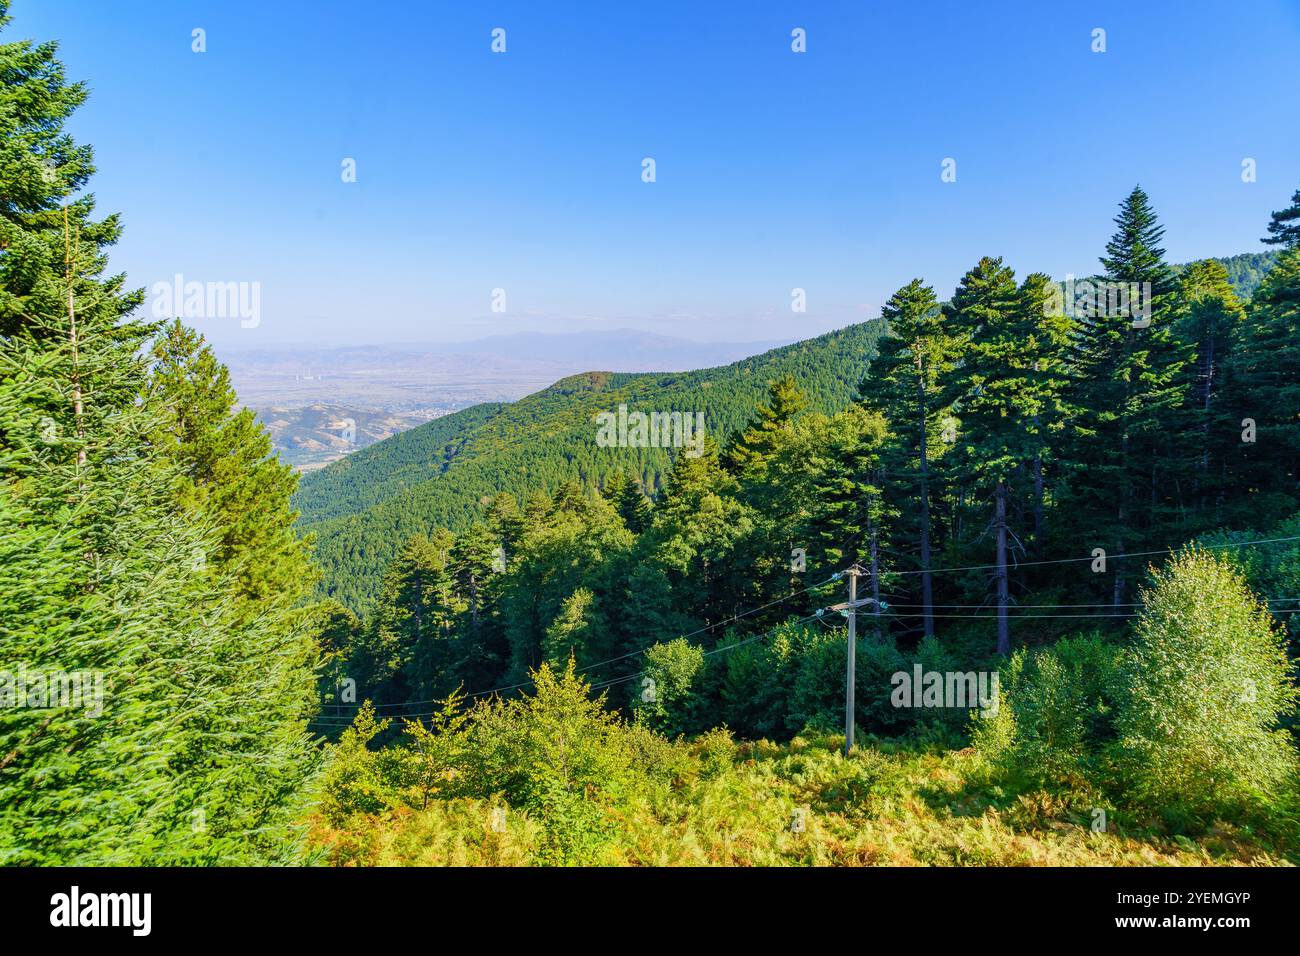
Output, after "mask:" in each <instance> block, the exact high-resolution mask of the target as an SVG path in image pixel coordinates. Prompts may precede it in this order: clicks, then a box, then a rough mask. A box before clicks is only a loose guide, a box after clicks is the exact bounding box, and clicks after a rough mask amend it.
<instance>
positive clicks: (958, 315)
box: [945, 257, 1040, 654]
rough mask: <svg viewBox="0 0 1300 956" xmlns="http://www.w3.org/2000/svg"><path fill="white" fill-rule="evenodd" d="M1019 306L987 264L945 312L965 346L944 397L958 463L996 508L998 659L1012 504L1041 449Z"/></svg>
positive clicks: (1008, 279)
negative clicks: (957, 424)
mask: <svg viewBox="0 0 1300 956" xmlns="http://www.w3.org/2000/svg"><path fill="white" fill-rule="evenodd" d="M1018 304H1019V302H1018V290H1017V288H1016V283H1015V274H1014V273H1013V272H1012V271H1011V269H1009V268H1008V267H1006V266H1004V265H1003V264H1002V260H1001V259H990V258H988V257H985V258H983V259H981V260H980V261H979V264H978V265H976V266H975V268H973V269H971V270H970V271H969V272H967V273H966V275H965V276H963V277H962V280H961V284H960V285H959V286H958V287H957V291H956V292H955V293H954V294H953V297H952V304H951V306H950V308H949V309H947V310H946V311H945V317H946V318H947V319H948V322H949V327H950V328H952V329H954V330H956V331H957V333H958V334H959V335H961V336H962V337H963V338H964V339H965V340H966V341H967V342H968V348H967V351H966V355H965V359H964V361H963V362H962V364H961V366H960V367H959V368H958V369H957V370H955V372H954V373H953V376H952V380H951V384H950V386H949V396H950V398H951V401H952V402H953V403H959V404H960V409H961V421H962V431H961V435H960V437H959V451H958V459H959V463H960V464H961V465H962V466H964V467H965V469H966V470H967V474H968V476H969V478H970V479H972V480H973V486H974V488H975V489H976V494H977V496H978V497H980V498H984V497H985V496H986V495H988V496H991V498H992V501H993V516H992V520H991V521H990V522H989V525H990V526H991V528H992V531H993V534H994V538H995V540H996V564H995V572H994V580H995V583H996V587H997V605H996V606H997V609H998V653H999V654H1008V653H1010V650H1011V643H1010V632H1009V626H1008V619H1007V608H1008V606H1009V604H1010V600H1009V598H1010V594H1009V580H1008V571H1007V562H1008V558H1009V545H1010V541H1011V540H1012V539H1014V537H1015V536H1014V535H1013V534H1012V532H1011V530H1010V524H1009V520H1010V514H1009V513H1010V510H1011V508H1012V504H1013V501H1014V500H1016V499H1019V498H1022V497H1023V495H1024V491H1023V489H1022V488H1018V487H1017V482H1018V481H1020V480H1022V479H1023V475H1024V474H1025V471H1026V466H1027V465H1028V463H1029V462H1030V461H1031V460H1032V459H1033V457H1034V455H1035V454H1036V453H1037V452H1038V451H1039V450H1040V449H1039V446H1038V444H1037V443H1036V442H1035V440H1034V434H1033V431H1032V430H1031V423H1032V420H1033V416H1034V414H1035V413H1037V412H1038V411H1039V410H1040V408H1039V401H1038V399H1039V396H1038V395H1037V394H1036V392H1035V389H1034V387H1033V386H1034V384H1035V382H1034V379H1033V366H1032V361H1031V359H1030V357H1029V352H1028V351H1027V350H1026V348H1025V345H1026V342H1025V339H1024V332H1025V328H1024V323H1023V322H1022V321H1021V316H1020V315H1019V314H1018V312H1017V306H1018ZM983 530H984V529H981V536H982V533H983Z"/></svg>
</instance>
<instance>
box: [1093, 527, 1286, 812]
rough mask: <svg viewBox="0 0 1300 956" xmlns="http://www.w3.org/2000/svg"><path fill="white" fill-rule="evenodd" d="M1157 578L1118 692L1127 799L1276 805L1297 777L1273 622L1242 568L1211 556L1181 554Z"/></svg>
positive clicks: (1202, 805) (1170, 805) (1182, 807)
mask: <svg viewBox="0 0 1300 956" xmlns="http://www.w3.org/2000/svg"><path fill="white" fill-rule="evenodd" d="M1153 581H1154V585H1153V586H1152V587H1151V588H1150V589H1148V590H1145V591H1144V592H1143V595H1142V597H1143V602H1144V604H1145V609H1144V611H1143V613H1142V616H1141V617H1140V618H1139V619H1138V622H1137V626H1136V628H1135V632H1136V633H1135V638H1136V640H1135V646H1134V648H1133V650H1132V653H1131V654H1130V655H1129V656H1128V657H1127V659H1126V661H1125V662H1124V665H1123V670H1122V674H1121V681H1120V692H1119V698H1118V714H1117V730H1118V733H1119V741H1118V746H1117V755H1118V758H1119V763H1120V766H1121V769H1122V771H1123V774H1124V781H1125V784H1126V786H1127V787H1128V789H1129V791H1130V795H1131V797H1132V798H1133V799H1134V800H1135V801H1137V802H1140V803H1143V804H1147V805H1151V806H1155V807H1159V808H1161V809H1166V810H1171V811H1182V812H1190V813H1193V814H1197V815H1200V816H1206V815H1209V814H1213V813H1216V812H1218V811H1221V810H1225V809H1227V808H1230V807H1234V806H1240V805H1243V804H1246V805H1250V804H1255V805H1263V806H1269V805H1275V804H1277V803H1278V802H1279V801H1280V800H1282V799H1283V798H1285V796H1286V791H1287V790H1288V789H1293V788H1294V785H1295V772H1296V760H1295V753H1294V751H1293V750H1292V748H1291V745H1290V739H1289V736H1288V735H1287V734H1286V733H1285V732H1284V731H1281V730H1279V729H1278V722H1279V718H1280V717H1281V716H1282V715H1283V714H1285V713H1288V712H1290V711H1292V710H1293V709H1294V707H1295V701H1296V696H1297V695H1296V689H1295V687H1294V686H1293V684H1292V683H1291V665H1290V662H1289V661H1288V659H1287V656H1286V651H1285V642H1284V639H1283V636H1282V633H1281V631H1280V629H1279V628H1278V627H1277V625H1276V624H1275V623H1274V621H1273V619H1272V618H1271V617H1270V616H1269V613H1268V610H1267V608H1265V607H1264V606H1263V605H1262V604H1261V603H1260V602H1259V601H1258V600H1257V599H1256V598H1255V596H1254V595H1253V594H1252V593H1251V591H1250V589H1249V588H1248V587H1247V585H1246V581H1245V578H1244V577H1243V575H1242V573H1241V572H1240V571H1239V570H1238V569H1237V568H1236V567H1234V566H1233V564H1232V563H1231V562H1229V561H1228V560H1226V559H1224V558H1221V557H1217V556H1215V555H1214V554H1213V553H1211V552H1208V551H1205V550H1201V549H1198V548H1194V547H1193V548H1189V549H1186V550H1184V551H1182V552H1180V553H1179V554H1178V555H1176V556H1175V557H1173V558H1172V559H1171V560H1170V561H1169V563H1168V564H1167V565H1166V566H1165V567H1164V568H1163V569H1161V570H1159V571H1157V572H1155V573H1154V574H1153Z"/></svg>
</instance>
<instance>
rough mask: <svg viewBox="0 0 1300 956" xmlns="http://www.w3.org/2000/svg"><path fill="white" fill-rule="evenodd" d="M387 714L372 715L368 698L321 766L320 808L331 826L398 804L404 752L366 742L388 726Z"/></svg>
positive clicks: (373, 708) (372, 706) (404, 762)
mask: <svg viewBox="0 0 1300 956" xmlns="http://www.w3.org/2000/svg"><path fill="white" fill-rule="evenodd" d="M390 723H391V721H389V720H388V719H387V718H385V719H384V720H376V719H375V707H374V704H372V703H371V702H370V701H366V702H365V703H363V704H362V705H361V710H360V711H359V712H358V713H357V716H356V718H355V719H354V720H353V721H352V726H350V727H348V728H347V729H346V730H344V731H343V733H342V735H341V736H340V737H339V742H338V744H337V745H336V746H335V747H334V748H333V753H332V756H331V759H330V762H329V764H328V765H327V766H326V768H325V775H324V780H323V782H322V788H321V802H320V810H321V813H322V814H323V815H324V816H325V819H326V820H328V821H329V822H330V824H331V825H333V826H341V825H342V824H343V823H344V822H346V821H347V819H348V818H349V817H351V816H352V815H353V814H357V813H381V812H382V811H384V810H388V809H391V808H392V807H396V806H400V805H401V804H402V802H403V801H402V796H401V785H402V780H403V776H404V773H403V766H404V764H406V757H407V755H406V753H405V752H404V751H402V750H400V749H399V748H384V749H382V750H371V749H370V742H371V741H372V740H374V739H375V738H376V737H378V736H379V735H380V734H382V733H383V732H384V731H385V730H387V729H388V725H389V724H390Z"/></svg>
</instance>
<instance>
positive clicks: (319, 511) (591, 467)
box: [295, 322, 880, 610]
mask: <svg viewBox="0 0 1300 956" xmlns="http://www.w3.org/2000/svg"><path fill="white" fill-rule="evenodd" d="M879 327H880V323H878V322H867V323H862V324H860V325H855V326H850V327H849V328H846V329H842V330H840V331H838V332H832V333H830V334H828V335H823V336H820V337H818V338H814V339H809V340H807V341H804V342H799V343H796V344H794V345H789V346H785V347H783V348H779V349H774V350H773V351H770V352H765V353H764V354H762V355H758V356H755V357H753V358H749V359H745V360H743V361H740V362H735V363H733V364H731V365H727V366H723V367H722V368H717V369H705V370H701V371H695V372H681V373H669V374H662V375H654V374H627V373H623V374H611V373H601V372H591V373H588V374H586V375H575V376H572V377H570V378H567V379H564V380H563V381H560V382H557V383H556V384H554V385H552V386H551V387H550V388H548V389H545V390H543V391H541V392H538V393H536V394H534V395H530V396H528V397H527V398H524V399H521V400H519V401H517V402H514V403H511V404H510V405H487V406H477V407H475V408H470V409H466V410H465V411H462V412H457V413H455V414H453V415H448V416H447V417H445V418H442V419H439V420H437V421H434V422H430V423H429V424H428V425H424V426H421V427H419V428H415V429H412V430H411V431H409V432H406V433H404V434H402V435H398V436H395V437H394V438H392V439H389V440H387V441H383V442H379V443H377V444H375V445H373V446H371V447H369V448H366V449H363V450H361V451H359V452H357V453H356V454H354V455H352V456H349V457H348V458H347V459H345V460H344V461H342V462H339V463H338V464H336V465H332V466H330V467H329V468H326V469H324V470H322V471H321V472H319V473H317V474H315V475H309V476H307V477H306V478H305V479H304V480H303V482H302V490H301V492H299V495H298V497H297V498H296V499H295V504H296V505H297V506H298V507H299V508H300V509H301V511H302V513H303V518H302V524H303V527H304V528H305V529H307V530H310V531H313V532H315V534H316V546H315V553H316V560H317V563H318V564H319V565H320V566H321V568H322V570H323V572H324V575H325V588H324V589H325V592H326V593H327V594H328V595H329V596H331V597H334V598H337V599H338V600H340V601H342V602H343V603H345V604H347V605H349V606H351V607H353V608H354V609H358V610H359V609H363V608H365V607H367V606H368V605H369V603H370V602H371V601H372V600H373V598H374V597H375V595H376V593H377V590H378V586H379V581H380V578H381V577H382V575H383V572H384V570H385V568H386V567H387V566H388V564H389V563H390V562H391V561H392V560H393V559H394V558H395V557H396V555H397V554H398V552H399V551H400V549H401V547H402V544H403V543H404V542H405V540H406V539H407V538H409V537H410V536H411V535H413V534H417V533H421V532H427V531H429V530H430V529H431V528H434V527H444V528H448V529H457V530H458V529H461V528H465V527H467V526H468V525H470V524H471V523H473V522H474V521H476V520H480V519H482V518H483V517H484V516H485V515H486V514H487V505H488V503H489V501H490V500H491V498H492V497H493V496H494V495H496V494H497V493H498V492H505V493H508V494H512V495H515V496H517V497H520V498H523V497H526V496H527V495H528V494H530V493H531V492H533V491H542V490H552V491H553V490H555V489H556V488H558V487H559V486H560V485H561V484H562V483H563V482H566V481H571V480H576V481H579V482H582V483H584V484H587V485H591V486H596V485H600V484H603V483H604V482H605V481H606V480H607V479H608V478H609V477H610V476H611V475H613V474H614V473H615V472H619V473H623V472H626V473H628V474H631V475H633V476H634V477H635V478H636V480H637V481H638V482H640V483H641V484H642V486H643V487H644V488H646V489H647V490H648V491H650V492H651V493H653V492H655V491H656V490H657V489H658V488H659V487H660V485H661V483H662V480H663V475H664V474H665V472H666V471H667V469H668V468H669V467H670V465H671V460H672V455H673V452H674V449H672V448H662V447H650V448H601V447H598V445H597V443H596V440H595V439H596V431H597V426H596V423H595V416H596V415H597V414H598V413H600V412H606V411H614V410H617V408H618V406H619V405H620V404H623V405H626V406H627V407H628V408H629V410H636V409H641V410H642V411H645V412H650V411H660V412H667V411H680V412H692V413H694V412H702V413H703V415H704V424H705V431H706V433H707V434H708V435H711V436H714V439H715V441H722V440H723V439H724V438H725V436H726V435H728V434H730V433H731V432H733V431H735V430H737V429H738V428H740V427H741V426H743V424H744V423H745V421H746V420H747V419H748V418H749V416H750V415H751V414H752V413H753V410H754V408H755V406H756V405H758V404H760V403H761V401H762V399H763V397H764V396H765V395H766V394H767V389H768V383H769V382H770V381H772V380H773V379H775V378H779V377H780V376H782V375H793V376H794V377H795V378H796V379H797V380H798V381H799V383H800V388H801V389H802V390H804V391H805V392H806V394H807V396H808V400H809V404H810V407H812V408H814V409H816V410H818V411H822V412H833V411H836V410H838V409H840V408H843V407H844V406H845V405H847V404H848V403H849V402H850V400H851V399H852V397H853V395H854V394H856V392H857V387H858V384H859V382H860V380H861V378H862V374H863V372H864V370H865V369H866V366H867V362H868V361H869V360H870V358H871V356H872V355H873V354H874V350H875V342H876V339H877V337H878V336H879V332H880V328H879Z"/></svg>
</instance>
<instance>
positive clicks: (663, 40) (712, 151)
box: [4, 0, 1300, 347]
mask: <svg viewBox="0 0 1300 956" xmlns="http://www.w3.org/2000/svg"><path fill="white" fill-rule="evenodd" d="M11 12H12V13H13V15H14V23H13V24H12V25H11V27H10V29H9V30H7V31H6V32H5V34H4V36H5V39H14V38H18V37H23V38H36V39H48V38H57V39H58V40H59V41H60V43H61V56H62V58H63V60H64V61H65V63H66V64H67V68H68V72H69V75H70V76H71V77H72V78H76V79H84V80H85V81H87V82H88V84H89V85H90V87H91V89H92V96H91V99H90V101H89V102H88V103H87V105H86V106H85V107H84V108H83V109H82V111H81V112H80V113H79V114H78V115H77V117H76V118H75V120H74V122H73V124H72V128H73V131H74V133H75V135H76V136H77V137H78V138H79V139H80V140H82V141H86V142H90V143H91V144H93V145H94V147H95V149H96V157H97V164H98V167H99V173H98V175H97V177H96V179H95V181H94V191H95V192H96V194H97V196H98V199H99V202H100V208H101V210H103V211H108V210H116V211H119V212H121V213H122V214H123V217H124V221H125V225H126V235H125V237H124V239H123V242H122V243H121V245H120V246H119V247H118V249H117V251H116V253H115V255H114V260H113V261H114V265H115V266H116V267H117V268H119V269H123V270H125V271H126V272H127V273H128V275H129V277H130V279H131V280H132V282H133V283H134V284H137V285H141V286H148V285H150V284H152V283H153V282H155V281H157V280H159V279H169V278H170V277H171V276H172V275H173V274H174V273H177V272H179V273H182V274H184V276H185V277H186V279H193V280H200V281H204V280H211V281H250V282H251V281H257V282H260V283H261V289H262V316H261V324H260V325H259V326H258V327H257V328H255V329H242V328H240V327H239V324H238V322H237V321H234V320H208V321H206V322H205V323H202V324H201V326H200V327H201V328H202V330H203V331H204V332H205V333H207V334H208V335H209V336H210V337H211V338H213V339H214V340H215V341H217V342H219V343H221V344H225V345H239V346H250V347H256V346H261V345H271V344H284V343H311V344H345V343H365V342H375V343H380V342H393V341H413V340H420V341H436V340H440V339H454V338H471V337H477V336H479V335H485V334H491V333H496V332H503V331H514V330H518V329H537V330H546V331H562V330H573V329H583V328H619V327H626V326H634V327H638V328H643V329H650V330H654V331H659V332H664V333H668V334H676V335H681V336H684V337H687V338H695V339H700V340H730V341H736V340H752V339H770V338H796V337H804V336H805V335H814V334H818V333H821V332H823V331H825V330H827V329H829V328H833V327H837V326H840V325H843V324H845V323H847V322H851V321H857V320H860V319H862V318H866V317H870V316H874V315H876V314H878V311H879V306H880V304H881V302H883V301H884V300H885V299H886V298H887V297H888V296H889V294H890V293H891V292H892V291H893V290H894V289H895V288H897V287H898V286H899V285H902V284H903V283H905V282H907V281H908V280H910V279H911V278H912V277H914V276H917V275H920V276H923V277H925V278H926V279H927V280H928V281H931V282H933V283H934V284H935V286H936V288H937V290H938V292H939V294H940V295H941V296H947V295H948V294H949V293H950V292H951V290H952V287H953V285H954V284H955V282H956V281H957V279H958V278H959V277H960V275H961V273H962V272H963V271H965V269H967V268H968V267H969V266H971V265H972V264H973V263H974V262H975V261H976V260H977V259H978V257H979V256H981V255H985V254H991V255H1002V256H1004V257H1006V259H1007V261H1008V262H1009V264H1011V265H1012V266H1013V267H1014V268H1015V269H1016V270H1017V272H1018V273H1021V274H1023V273H1025V272H1029V271H1034V270H1042V271H1046V272H1049V273H1052V274H1054V275H1057V276H1063V275H1064V274H1065V273H1067V272H1073V273H1076V274H1086V273H1088V272H1089V271H1091V270H1092V269H1094V268H1095V266H1096V257H1097V255H1098V254H1099V253H1100V252H1101V249H1102V246H1103V244H1104V242H1105V240H1106V237H1107V235H1108V234H1109V232H1110V227H1111V222H1110V220H1111V217H1112V216H1113V214H1114V210H1115V206H1116V203H1117V202H1118V201H1119V200H1120V199H1121V198H1122V197H1123V196H1124V195H1125V194H1126V193H1127V192H1128V190H1129V189H1130V188H1131V187H1132V186H1133V185H1134V183H1139V182H1140V183H1141V184H1142V185H1143V186H1144V187H1145V188H1146V189H1147V191H1148V192H1149V193H1150V194H1151V196H1152V198H1153V201H1154V203H1155V206H1156V209H1157V211H1158V213H1159V214H1160V215H1161V217H1162V219H1163V221H1164V223H1165V225H1166V226H1167V229H1168V235H1167V246H1168V251H1169V254H1170V258H1171V259H1173V260H1175V261H1182V260H1188V259H1192V258H1196V257H1202V256H1207V255H1226V254H1232V253H1237V252H1243V251H1260V250H1262V249H1264V248H1265V247H1264V246H1262V245H1260V243H1259V242H1258V239H1259V236H1261V235H1262V234H1263V231H1264V226H1265V223H1266V222H1267V220H1268V213H1269V211H1270V210H1272V209H1275V208H1280V207H1281V206H1283V205H1285V202H1286V200H1287V199H1288V197H1289V196H1290V195H1291V193H1292V192H1293V191H1294V190H1295V189H1296V188H1297V187H1300V81H1297V73H1296V66H1297V62H1298V59H1297V55H1298V54H1300V0H1247V2H1243V0H1237V2H1218V3H1208V2H1196V0H1191V2H1187V0H1179V2H1173V0H1170V2H1143V3H1134V2H1132V0H1129V2H1116V3H1111V2H1042V0H1035V2H1028V0H1026V2H1018V3H1011V2H1004V3H998V2H989V3H985V2H980V3H973V2H963V3H957V2H933V0H928V2H924V3H921V2H911V0H907V2H891V3H865V2H857V3H833V2H808V3H775V2H773V3H768V2H746V3H738V2H717V3H702V2H695V3H690V2H685V3H676V2H664V0H656V2H654V3H649V4H641V3H599V4H598V3H594V2H593V3H585V4H580V3H559V2H557V3H538V2H535V0H533V2H521V3H495V2H476V3H453V2H424V0H421V2H395V0H368V2H364V3H358V2H353V0H349V2H334V0H314V2H306V0H302V2H274V3H272V2H268V0H212V2H185V0H167V2H164V0H131V2H115V3H106V2H102V0H13V6H12V11H11ZM196 27H201V28H203V29H204V30H206V38H207V52H206V53H203V54H196V53H193V52H191V30H192V29H194V28H196ZM494 27H502V28H504V29H505V30H506V42H507V52H506V53H505V54H493V53H492V52H491V50H490V43H491V36H490V33H491V31H492V29H493V28H494ZM795 27H802V28H804V29H806V31H807V47H808V50H807V53H805V54H795V53H793V52H792V51H791V49H790V44H791V38H790V31H791V30H792V29H793V28H795ZM1094 27H1102V28H1104V29H1105V30H1106V41H1107V51H1106V52H1105V53H1093V52H1092V51H1091V49H1090V47H1091V43H1092V39H1091V32H1092V30H1093V28H1094ZM647 156H649V157H653V158H654V159H655V161H656V164H657V177H658V180H657V182H655V183H653V184H647V183H643V182H642V181H641V160H642V158H643V157H647ZM345 157H353V158H355V160H356V162H357V182H355V183H343V182H342V181H341V177H340V163H341V161H342V160H343V159H344V158H345ZM945 157H952V158H954V159H956V161H957V181H956V182H955V183H943V182H941V180H940V164H941V162H942V160H943V159H944V158H945ZM1245 157H1251V158H1254V159H1255V160H1256V161H1257V169H1258V181H1257V182H1255V183H1252V184H1246V183H1243V182H1242V181H1241V162H1242V159H1243V158H1245ZM498 287H500V288H504V289H505V290H506V294H507V300H506V303H507V308H508V311H507V313H506V314H505V315H498V314H493V313H492V312H491V311H490V308H489V306H490V295H491V292H492V289H494V288H498ZM794 287H802V288H804V289H806V290H807V296H808V311H807V313H806V314H794V313H792V312H791V310H790V290H791V289H792V288H794Z"/></svg>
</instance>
